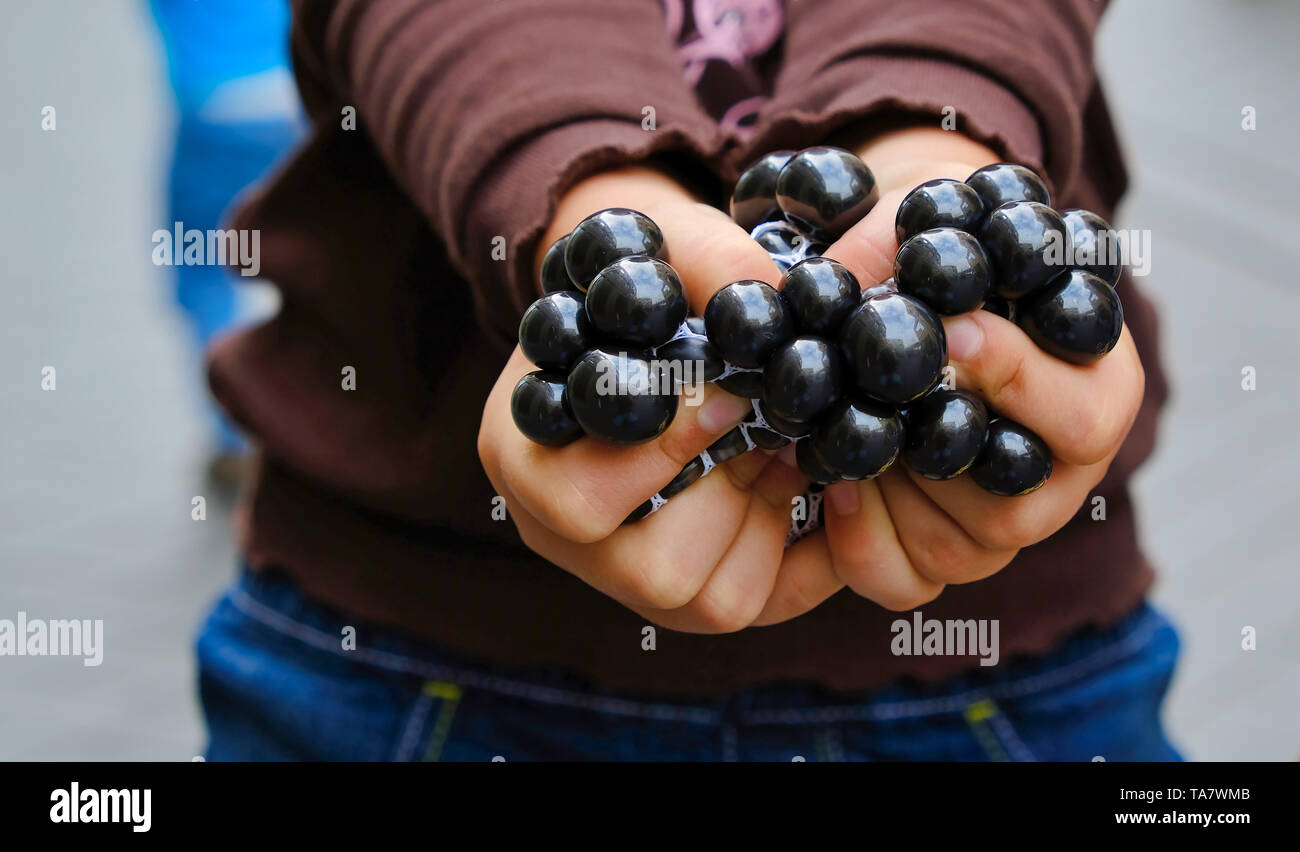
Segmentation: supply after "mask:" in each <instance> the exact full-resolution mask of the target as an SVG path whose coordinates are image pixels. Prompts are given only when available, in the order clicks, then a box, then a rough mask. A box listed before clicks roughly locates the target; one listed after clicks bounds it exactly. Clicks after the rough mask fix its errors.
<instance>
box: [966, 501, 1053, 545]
mask: <svg viewBox="0 0 1300 852" xmlns="http://www.w3.org/2000/svg"><path fill="white" fill-rule="evenodd" d="M999 499H1021V498H999ZM1039 527H1040V523H1039V521H1038V518H1037V517H1036V515H1035V514H1034V513H1032V512H1031V511H1029V509H1028V508H1026V507H1023V506H1009V507H1006V508H1003V509H1000V510H999V511H998V512H997V514H995V516H994V517H993V518H991V519H990V520H989V521H988V522H987V523H985V524H982V525H981V526H980V535H979V542H980V544H982V545H984V546H985V547H987V548H988V549H990V550H1019V549H1020V548H1022V547H1028V546H1029V545H1030V544H1033V543H1034V542H1035V541H1036V540H1038V539H1039V538H1041V537H1042V536H1041V534H1040V533H1041V531H1040V529H1039Z"/></svg>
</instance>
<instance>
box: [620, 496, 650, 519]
mask: <svg viewBox="0 0 1300 852" xmlns="http://www.w3.org/2000/svg"><path fill="white" fill-rule="evenodd" d="M653 508H654V503H652V502H650V501H649V500H647V501H645V502H644V503H642V504H641V505H640V506H637V507H636V508H635V509H633V510H632V514H630V515H628V516H627V519H626V520H624V521H623V523H625V524H635V523H636V522H637V521H639V520H641V519H642V518H644V517H645V516H646V515H649V514H650V510H651V509H653Z"/></svg>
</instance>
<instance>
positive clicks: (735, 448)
mask: <svg viewBox="0 0 1300 852" xmlns="http://www.w3.org/2000/svg"><path fill="white" fill-rule="evenodd" d="M748 451H749V444H747V443H745V435H744V433H742V432H741V431H740V428H739V427H737V428H735V429H732V430H731V431H730V432H728V433H727V434H725V435H723V436H722V437H721V438H719V439H718V440H716V441H714V442H713V443H712V444H710V445H709V458H711V459H713V463H714V464H722V463H723V462H727V461H731V460H732V459H734V458H735V457H736V456H739V455H743V454H744V453H746V452H748Z"/></svg>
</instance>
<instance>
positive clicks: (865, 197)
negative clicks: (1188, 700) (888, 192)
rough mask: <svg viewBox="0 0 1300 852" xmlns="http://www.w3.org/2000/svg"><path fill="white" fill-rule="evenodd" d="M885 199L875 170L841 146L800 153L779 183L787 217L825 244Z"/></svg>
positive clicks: (779, 201)
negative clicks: (877, 181)
mask: <svg viewBox="0 0 1300 852" xmlns="http://www.w3.org/2000/svg"><path fill="white" fill-rule="evenodd" d="M878 200H880V188H879V187H878V186H876V177H875V175H873V174H872V173H871V169H869V168H867V166H866V164H865V163H863V162H862V161H861V160H859V159H858V158H857V157H855V156H854V155H853V154H851V153H849V152H848V151H845V150H844V149H842V148H832V147H829V146H819V147H816V148H807V149H805V150H803V151H800V152H799V153H798V154H796V155H795V156H794V157H792V158H791V159H790V162H788V163H786V165H785V168H783V169H782V170H781V175H780V177H779V178H778V179H777V182H776V201H777V204H779V205H780V207H781V212H782V213H784V214H785V218H786V219H787V220H789V221H790V222H791V223H792V224H794V225H795V226H796V227H797V228H799V229H800V230H801V231H803V232H804V233H806V234H809V235H810V236H812V237H815V238H817V239H818V240H821V241H824V242H833V241H834V240H835V239H836V238H838V237H839V236H840V235H841V234H843V233H844V232H845V231H847V230H848V229H849V228H851V227H852V226H853V225H855V224H857V223H858V221H860V220H861V219H862V217H864V216H866V215H867V213H868V212H869V211H870V210H871V208H872V207H874V206H875V204H876V202H877V201H878Z"/></svg>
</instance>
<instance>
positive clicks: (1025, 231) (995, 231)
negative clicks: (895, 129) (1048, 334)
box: [980, 201, 1070, 299]
mask: <svg viewBox="0 0 1300 852" xmlns="http://www.w3.org/2000/svg"><path fill="white" fill-rule="evenodd" d="M980 242H981V243H982V244H983V245H984V253H985V254H987V255H988V258H989V265H990V266H991V267H992V269H993V290H994V292H996V293H997V295H999V296H1002V297H1003V298H1004V299H1019V298H1021V297H1023V296H1028V295H1029V294H1030V293H1032V292H1034V291H1035V290H1037V289H1038V288H1039V287H1042V286H1043V285H1045V284H1046V283H1047V282H1048V281H1050V280H1051V279H1052V278H1054V277H1055V276H1056V275H1057V273H1059V272H1061V271H1062V270H1064V269H1066V268H1068V266H1069V263H1068V261H1069V257H1070V234H1069V231H1067V230H1066V228H1065V223H1064V222H1063V221H1061V217H1060V215H1059V214H1057V212H1056V211H1055V210H1053V209H1052V208H1050V207H1048V206H1047V205H1045V204H1039V203H1038V202H1036V201H1017V202H1015V203H1013V204H1005V205H1003V206H1002V207H999V208H998V209H996V210H994V211H993V212H992V213H990V214H989V215H988V218H987V219H985V220H984V227H983V228H982V229H981V231H980Z"/></svg>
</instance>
